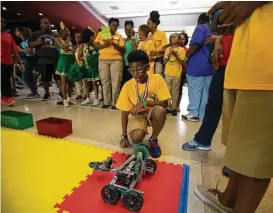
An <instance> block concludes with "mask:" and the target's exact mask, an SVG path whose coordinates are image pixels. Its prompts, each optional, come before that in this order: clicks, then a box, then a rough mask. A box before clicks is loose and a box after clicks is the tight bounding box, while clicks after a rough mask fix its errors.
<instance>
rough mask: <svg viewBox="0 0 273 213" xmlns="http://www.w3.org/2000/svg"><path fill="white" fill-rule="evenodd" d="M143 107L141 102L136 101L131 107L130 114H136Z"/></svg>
mask: <svg viewBox="0 0 273 213" xmlns="http://www.w3.org/2000/svg"><path fill="white" fill-rule="evenodd" d="M144 109H145V107H144V105H143V103H138V104H136V105H135V106H134V107H133V109H132V110H131V112H130V114H131V115H133V116H136V115H137V114H138V113H139V112H140V111H143V110H144Z"/></svg>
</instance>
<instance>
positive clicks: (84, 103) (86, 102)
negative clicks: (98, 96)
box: [81, 98, 91, 105]
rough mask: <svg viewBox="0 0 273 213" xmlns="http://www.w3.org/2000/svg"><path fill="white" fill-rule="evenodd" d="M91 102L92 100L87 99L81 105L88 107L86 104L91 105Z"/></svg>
mask: <svg viewBox="0 0 273 213" xmlns="http://www.w3.org/2000/svg"><path fill="white" fill-rule="evenodd" d="M90 103H91V100H90V98H86V99H85V100H84V101H83V102H81V105H86V104H90Z"/></svg>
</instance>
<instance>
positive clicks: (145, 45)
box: [137, 24, 156, 74]
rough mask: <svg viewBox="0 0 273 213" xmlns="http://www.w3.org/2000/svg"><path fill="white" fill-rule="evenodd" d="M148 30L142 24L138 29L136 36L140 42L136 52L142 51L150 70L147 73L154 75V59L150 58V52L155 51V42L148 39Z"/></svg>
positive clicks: (146, 26)
mask: <svg viewBox="0 0 273 213" xmlns="http://www.w3.org/2000/svg"><path fill="white" fill-rule="evenodd" d="M149 33H150V28H149V27H148V25H146V24H143V25H140V26H139V28H138V36H139V39H140V42H139V44H138V48H137V49H138V50H142V51H144V52H145V53H146V54H147V55H148V57H149V64H150V69H149V71H148V72H149V73H150V74H154V67H155V57H153V56H152V52H155V51H156V46H155V42H154V41H153V40H152V39H151V38H150V37H149Z"/></svg>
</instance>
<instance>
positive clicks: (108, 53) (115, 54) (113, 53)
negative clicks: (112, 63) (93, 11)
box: [95, 32, 124, 60]
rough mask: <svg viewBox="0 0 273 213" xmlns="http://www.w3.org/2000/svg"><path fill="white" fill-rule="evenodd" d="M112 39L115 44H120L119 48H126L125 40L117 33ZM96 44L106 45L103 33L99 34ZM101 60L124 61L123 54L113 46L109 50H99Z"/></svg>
mask: <svg viewBox="0 0 273 213" xmlns="http://www.w3.org/2000/svg"><path fill="white" fill-rule="evenodd" d="M112 39H113V41H114V43H116V44H119V46H121V47H124V41H123V38H122V36H121V35H120V34H119V33H116V34H115V35H114V36H112ZM95 43H100V44H104V41H103V38H102V32H99V34H98V35H97V37H96V40H95ZM99 59H102V60H113V59H122V54H121V52H120V51H118V50H117V49H116V48H114V46H112V45H111V46H109V47H107V48H104V49H101V50H99Z"/></svg>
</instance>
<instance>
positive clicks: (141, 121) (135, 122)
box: [128, 106, 157, 134]
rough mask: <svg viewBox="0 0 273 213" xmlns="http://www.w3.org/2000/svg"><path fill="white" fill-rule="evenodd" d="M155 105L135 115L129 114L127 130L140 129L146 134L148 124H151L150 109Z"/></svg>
mask: <svg viewBox="0 0 273 213" xmlns="http://www.w3.org/2000/svg"><path fill="white" fill-rule="evenodd" d="M156 107H157V106H154V107H153V108H151V109H150V110H149V111H145V112H143V113H139V114H138V115H136V116H131V115H130V116H129V120H128V132H131V131H133V130H135V129H142V130H143V131H145V132H146V133H147V134H148V126H151V125H152V123H151V114H152V111H153V110H154V109H155V108H156Z"/></svg>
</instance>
